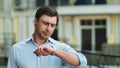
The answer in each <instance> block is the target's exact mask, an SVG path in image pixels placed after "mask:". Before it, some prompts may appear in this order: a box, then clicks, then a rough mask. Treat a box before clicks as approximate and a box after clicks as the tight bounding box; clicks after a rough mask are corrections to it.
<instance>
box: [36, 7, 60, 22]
mask: <svg viewBox="0 0 120 68" xmlns="http://www.w3.org/2000/svg"><path fill="white" fill-rule="evenodd" d="M43 15H48V16H51V17H53V16H56V17H57V23H58V21H59V17H58V13H57V11H56V10H55V9H54V8H52V7H48V6H42V7H40V8H38V9H37V11H36V14H35V18H37V19H39V18H40V17H41V16H43Z"/></svg>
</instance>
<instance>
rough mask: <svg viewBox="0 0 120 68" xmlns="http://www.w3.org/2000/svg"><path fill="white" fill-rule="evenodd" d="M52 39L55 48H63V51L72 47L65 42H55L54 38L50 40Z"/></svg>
mask: <svg viewBox="0 0 120 68" xmlns="http://www.w3.org/2000/svg"><path fill="white" fill-rule="evenodd" d="M50 39H51V41H52V43H53V45H54V46H55V47H58V48H61V49H65V48H67V47H70V45H68V44H66V43H64V42H60V41H58V40H55V39H53V38H50Z"/></svg>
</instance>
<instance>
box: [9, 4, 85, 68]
mask: <svg viewBox="0 0 120 68" xmlns="http://www.w3.org/2000/svg"><path fill="white" fill-rule="evenodd" d="M57 23H58V13H57V11H56V10H55V9H53V8H51V7H47V6H44V7H40V8H39V9H38V10H37V12H36V14H35V19H34V25H35V31H34V33H33V36H32V37H31V38H29V39H27V40H23V41H21V42H18V43H16V44H15V45H14V46H12V48H11V51H10V55H9V60H8V65H7V68H62V64H63V63H67V64H70V65H72V66H81V67H82V68H83V67H85V66H86V65H87V61H86V58H85V56H84V55H83V54H81V53H77V52H76V51H75V50H74V49H73V48H71V47H70V46H69V45H67V44H64V43H61V42H59V41H56V40H54V39H52V38H51V37H50V36H51V35H52V33H53V31H54V29H55V27H56V25H57Z"/></svg>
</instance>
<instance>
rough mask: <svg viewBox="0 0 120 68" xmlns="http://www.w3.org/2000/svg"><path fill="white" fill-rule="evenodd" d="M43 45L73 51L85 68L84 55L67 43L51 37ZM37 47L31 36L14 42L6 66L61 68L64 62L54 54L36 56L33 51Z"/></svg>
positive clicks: (15, 67)
mask: <svg viewBox="0 0 120 68" xmlns="http://www.w3.org/2000/svg"><path fill="white" fill-rule="evenodd" d="M45 45H47V46H54V47H55V48H59V49H62V50H64V51H68V52H71V53H75V54H76V55H77V56H78V58H79V60H80V62H81V64H80V65H79V67H81V68H85V67H86V66H87V60H86V58H85V56H84V55H83V54H82V53H77V52H76V51H75V50H74V49H73V48H71V47H70V46H69V45H67V44H64V43H61V42H59V41H56V40H54V39H52V38H48V40H47V41H46V42H45ZM38 48H39V47H38V45H37V44H36V43H35V42H34V41H33V38H29V39H27V40H24V41H21V42H18V43H16V44H14V45H13V46H12V48H11V51H10V54H9V58H8V65H7V68H62V65H63V63H65V62H64V61H63V60H62V59H61V58H59V57H57V56H55V55H48V56H36V55H35V54H34V53H33V52H34V51H35V50H36V49H38Z"/></svg>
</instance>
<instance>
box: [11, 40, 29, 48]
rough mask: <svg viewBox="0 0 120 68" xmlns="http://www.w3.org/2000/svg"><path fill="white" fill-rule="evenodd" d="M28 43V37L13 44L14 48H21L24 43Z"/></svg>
mask: <svg viewBox="0 0 120 68" xmlns="http://www.w3.org/2000/svg"><path fill="white" fill-rule="evenodd" d="M26 43H27V39H25V40H22V41H19V42H17V43H15V44H13V46H12V48H16V49H19V48H21V47H23V46H24V45H26Z"/></svg>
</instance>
